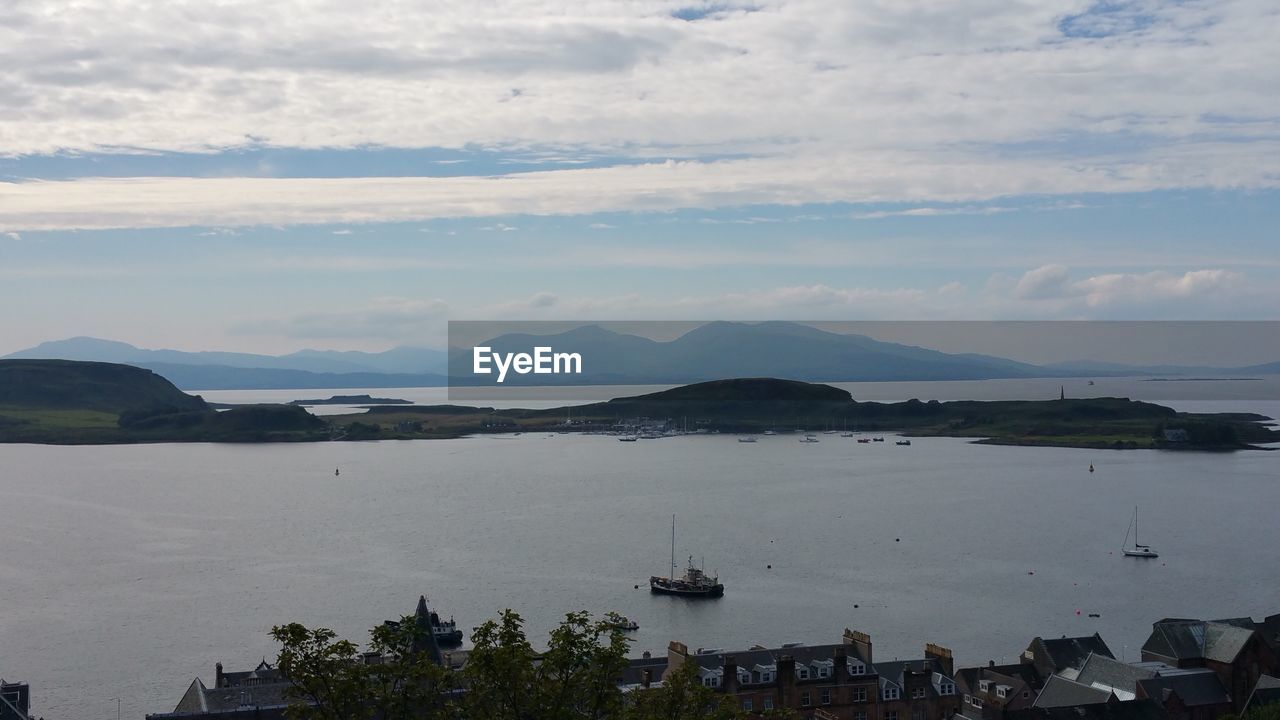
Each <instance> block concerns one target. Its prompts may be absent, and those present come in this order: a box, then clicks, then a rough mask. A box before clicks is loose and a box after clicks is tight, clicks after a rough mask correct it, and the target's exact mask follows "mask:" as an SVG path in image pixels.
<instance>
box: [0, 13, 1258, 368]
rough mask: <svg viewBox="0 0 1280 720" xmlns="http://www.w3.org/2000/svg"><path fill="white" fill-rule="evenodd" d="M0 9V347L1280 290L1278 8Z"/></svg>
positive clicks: (244, 339) (1077, 310) (887, 314)
mask: <svg viewBox="0 0 1280 720" xmlns="http://www.w3.org/2000/svg"><path fill="white" fill-rule="evenodd" d="M365 5H366V4H360V3H351V2H345V1H339V0H332V1H331V0H277V1H275V2H271V3H260V2H250V1H240V0H227V1H225V2H219V3H208V2H184V1H181V0H173V1H171V2H166V3H151V2H130V1H128V0H79V1H78V2H75V3H67V2H53V1H51V0H9V1H8V2H6V3H4V4H3V5H0V308H3V310H0V354H3V353H7V352H12V351H15V350H18V349H21V348H25V347H29V346H32V345H35V344H37V343H39V342H42V341H45V340H53V339H59V338H65V337H71V336H77V335H89V336H95V337H104V338H110V339H115V340H122V341H125V342H130V343H133V344H135V345H139V346H142V347H152V348H158V347H168V348H177V349H183V350H203V349H219V350H236V351H245V352H265V353H273V354H275V353H286V352H291V351H294V350H297V349H300V348H304V347H315V348H333V349H358V350H383V349H387V348H390V347H393V346H396V345H426V346H441V345H443V343H444V338H445V331H446V321H447V320H449V319H471V320H484V319H500V320H512V319H522V320H526V319H527V320H559V319H574V320H595V319H599V320H606V319H663V320H669V319H699V320H708V319H729V320H768V319H802V320H882V319H929V320H950V319H955V320H991V319H997V320H1040V319H1090V320H1107V319H1128V320H1162V319H1190V320H1259V319H1280V318H1278V316H1280V311H1278V310H1277V308H1280V243H1278V242H1277V240H1280V238H1277V228H1280V94H1277V93H1276V92H1275V91H1274V88H1276V87H1280V43H1276V42H1275V37H1276V36H1277V35H1278V34H1280V6H1278V5H1277V4H1276V3H1275V2H1274V1H1273V0H1214V1H1212V2H1198V1H1197V0H1180V1H1176V2H1173V1H1171V2H1161V1H1159V0H1136V1H1132V2H1130V1H1125V0H1113V1H1108V2H1094V1H1092V0H1057V1H1055V2H1036V1H1033V0H1021V1H1020V0H966V1H965V2H954V3H938V2H934V1H932V0H920V1H917V0H830V1H828V0H772V1H765V0H762V1H759V2H710V3H707V2H690V1H684V2H666V1H662V0H609V1H607V2H605V1H601V0H580V1H579V2H574V3H561V2H550V1H549V0H527V1H523V2H501V1H497V2H486V3H473V2H465V3H464V2H449V1H447V0H442V1H439V2H431V3H424V2H408V1H397V0H385V1H382V2H378V3H371V4H368V5H369V7H365Z"/></svg>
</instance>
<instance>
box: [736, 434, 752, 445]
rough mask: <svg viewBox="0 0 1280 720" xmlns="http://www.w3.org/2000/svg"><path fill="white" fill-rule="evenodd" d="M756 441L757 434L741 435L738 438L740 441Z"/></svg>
mask: <svg viewBox="0 0 1280 720" xmlns="http://www.w3.org/2000/svg"><path fill="white" fill-rule="evenodd" d="M755 441H756V436H755V435H747V436H746V437H740V438H738V442H748V443H751V442H755Z"/></svg>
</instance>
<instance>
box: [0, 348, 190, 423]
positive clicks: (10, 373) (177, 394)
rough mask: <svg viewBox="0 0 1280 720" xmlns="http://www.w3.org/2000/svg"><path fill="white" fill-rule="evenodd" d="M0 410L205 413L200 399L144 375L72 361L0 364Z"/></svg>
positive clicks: (125, 368)
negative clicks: (37, 409) (167, 408)
mask: <svg viewBox="0 0 1280 720" xmlns="http://www.w3.org/2000/svg"><path fill="white" fill-rule="evenodd" d="M0 407H23V408H32V409H35V408H40V409H46V410H95V411H99V412H107V413H122V412H125V411H128V410H137V409H142V408H155V407H170V408H174V409H175V410H190V411H194V410H207V409H208V406H207V405H205V402H204V400H202V399H200V398H199V397H196V396H193V395H187V394H186V393H184V392H182V391H181V390H179V389H178V388H176V387H174V385H173V383H171V382H169V381H168V380H165V379H164V378H162V377H160V376H159V375H157V374H155V373H153V372H151V371H150V370H143V369H142V368H136V367H132V366H130V365H117V364H114V363H102V362H77V361H74V360H0Z"/></svg>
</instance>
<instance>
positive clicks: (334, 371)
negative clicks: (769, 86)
mask: <svg viewBox="0 0 1280 720" xmlns="http://www.w3.org/2000/svg"><path fill="white" fill-rule="evenodd" d="M484 344H486V345H488V346H489V347H490V348H492V349H493V351H495V352H501V353H508V352H530V351H531V350H532V349H533V348H534V347H535V346H550V347H553V348H555V350H557V351H564V352H577V353H580V354H581V355H582V356H583V358H584V361H583V373H582V374H581V375H562V376H555V375H537V376H534V375H518V374H516V373H509V374H508V375H507V378H506V382H505V383H504V385H532V384H554V383H555V382H560V383H562V384H583V385H600V384H616V385H645V384H682V383H691V382H702V381H707V380H717V379H722V378H741V377H778V378H788V379H792V380H804V381H821V382H839V381H910V380H989V379H1004V378H1035V377H1105V376H1142V375H1178V376H1193V375H1208V376H1222V375H1228V374H1230V375H1260V374H1276V373H1280V362H1275V363H1268V364H1262V365H1253V366H1249V367H1237V368H1211V367H1186V366H1132V365H1120V364H1116V363H1105V362H1094V361H1087V360H1085V361H1074V362H1062V363H1053V364H1046V365H1034V364H1030V363H1024V362H1018V361H1015V360H1010V359H1007V358H1002V357H995V356H991V355H981V354H971V353H964V354H957V353H945V352H940V351H938V350H931V349H929V348H923V347H916V346H912V345H903V344H898V343H890V342H883V341H879V340H874V339H872V338H870V337H867V336H864V335H845V334H839V333H832V332H827V331H824V330H819V329H817V328H814V327H811V326H809V325H803V324H799V323H792V322H764V323H732V322H712V323H707V324H705V325H701V326H699V327H697V328H695V329H693V330H691V331H689V332H687V333H685V334H684V335H682V336H680V337H678V338H676V339H674V340H670V341H656V340H650V339H648V338H645V337H640V336H637V335H627V334H621V333H616V332H613V331H610V330H607V329H604V328H601V327H599V326H595V325H584V326H582V327H578V328H575V329H573V330H570V331H567V332H562V333H559V334H554V335H529V334H506V335H500V336H498V337H495V338H492V339H490V340H488V341H486V342H485V343H484ZM5 359H62V360H89V361H99V362H116V363H125V364H129V365H135V366H138V367H143V368H146V369H148V370H152V371H154V372H156V373H158V374H160V375H162V376H164V377H165V378H167V379H169V380H170V381H171V382H173V383H174V384H175V385H177V386H178V387H179V388H182V389H184V390H222V389H324V388H392V387H431V386H440V385H444V384H446V383H447V381H448V380H449V378H450V377H452V379H453V382H454V384H459V385H462V384H471V385H487V384H491V383H492V376H489V377H481V378H475V377H467V375H469V373H470V369H471V361H472V356H471V349H470V348H453V349H450V350H449V351H448V352H447V353H446V352H445V351H441V350H433V349H430V348H420V347H397V348H393V349H391V350H387V351H385V352H381V353H368V352H355V351H348V352H340V351H333V350H300V351H298V352H294V353H290V354H288V355H278V356H277V355H255V354H249V353H232V352H184V351H179V350H146V349H141V348H137V347H135V346H133V345H129V344H127V343H122V342H116V341H112V340H101V339H97V338H87V337H77V338H70V339H67V340H59V341H53V342H46V343H42V344H40V345H38V346H36V347H33V348H30V349H27V350H22V351H19V352H16V353H13V354H11V355H8V356H5ZM450 367H452V370H450Z"/></svg>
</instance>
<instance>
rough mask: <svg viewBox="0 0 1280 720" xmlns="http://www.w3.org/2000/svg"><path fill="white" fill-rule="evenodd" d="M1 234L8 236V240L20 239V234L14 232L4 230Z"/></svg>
mask: <svg viewBox="0 0 1280 720" xmlns="http://www.w3.org/2000/svg"><path fill="white" fill-rule="evenodd" d="M3 235H4V237H7V238H9V239H10V240H19V241H20V240H22V235H19V234H18V233H16V232H6V233H3Z"/></svg>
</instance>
